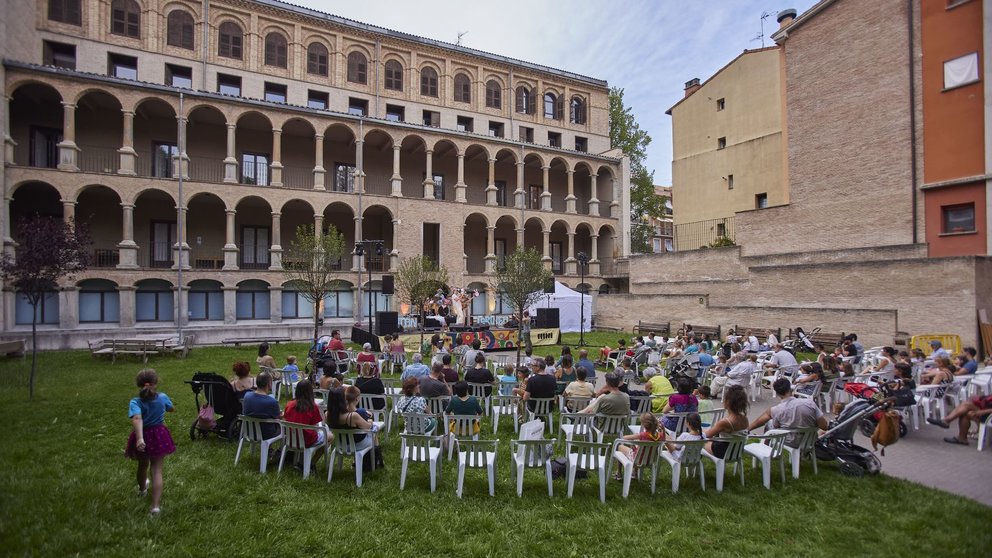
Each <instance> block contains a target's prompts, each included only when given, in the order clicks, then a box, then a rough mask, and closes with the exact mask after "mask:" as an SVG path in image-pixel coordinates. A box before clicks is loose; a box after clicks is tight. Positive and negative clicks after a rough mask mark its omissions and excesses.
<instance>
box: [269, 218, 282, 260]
mask: <svg viewBox="0 0 992 558" xmlns="http://www.w3.org/2000/svg"><path fill="white" fill-rule="evenodd" d="M281 217H282V214H281V213H279V212H278V211H273V212H272V235H271V237H272V246H270V247H269V270H270V271H282V226H281V225H280V218H281Z"/></svg>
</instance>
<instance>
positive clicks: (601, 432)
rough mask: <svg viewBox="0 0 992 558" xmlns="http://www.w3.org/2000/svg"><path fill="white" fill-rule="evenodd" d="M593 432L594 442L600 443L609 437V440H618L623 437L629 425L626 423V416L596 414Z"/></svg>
mask: <svg viewBox="0 0 992 558" xmlns="http://www.w3.org/2000/svg"><path fill="white" fill-rule="evenodd" d="M595 425H596V426H595V427H594V428H593V432H595V433H596V441H597V442H602V441H603V438H605V437H607V436H609V437H610V438H618V437H620V436H623V435H624V434H626V433H627V431H628V430H630V425H629V424H628V423H627V416H625V415H604V414H601V413H596V421H595Z"/></svg>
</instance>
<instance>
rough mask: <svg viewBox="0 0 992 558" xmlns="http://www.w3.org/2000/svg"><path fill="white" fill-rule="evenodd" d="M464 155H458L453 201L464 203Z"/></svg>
mask: <svg viewBox="0 0 992 558" xmlns="http://www.w3.org/2000/svg"><path fill="white" fill-rule="evenodd" d="M465 188H467V186H466V185H465V154H464V153H459V154H458V182H456V183H455V201H456V202H458V203H465V202H466V201H467V200H466V199H465Z"/></svg>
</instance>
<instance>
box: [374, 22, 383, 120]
mask: <svg viewBox="0 0 992 558" xmlns="http://www.w3.org/2000/svg"><path fill="white" fill-rule="evenodd" d="M381 59H382V42H381V41H380V40H379V39H376V40H375V117H376V118H379V115H380V114H381V113H380V112H379V62H380V61H381Z"/></svg>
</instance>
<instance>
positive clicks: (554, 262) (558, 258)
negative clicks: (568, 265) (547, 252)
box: [548, 242, 565, 275]
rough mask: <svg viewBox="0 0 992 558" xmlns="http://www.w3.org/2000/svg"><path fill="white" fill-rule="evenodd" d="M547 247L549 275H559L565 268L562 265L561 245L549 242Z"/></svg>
mask: <svg viewBox="0 0 992 558" xmlns="http://www.w3.org/2000/svg"><path fill="white" fill-rule="evenodd" d="M548 246H549V248H551V273H554V274H555V275H560V274H562V273H564V272H565V266H564V265H563V264H562V254H563V252H562V243H561V242H551V243H549V245H548Z"/></svg>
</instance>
